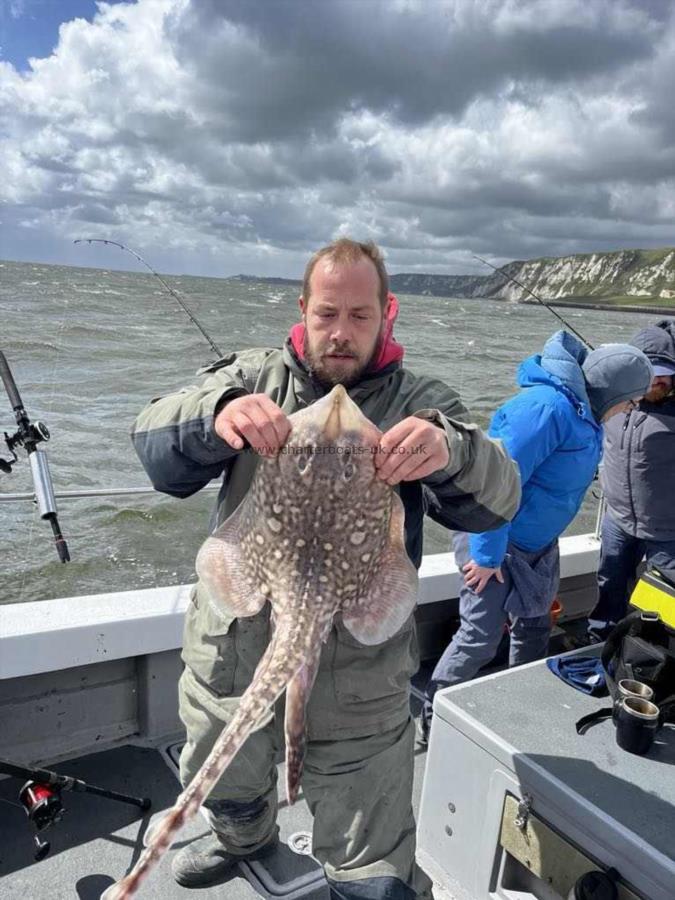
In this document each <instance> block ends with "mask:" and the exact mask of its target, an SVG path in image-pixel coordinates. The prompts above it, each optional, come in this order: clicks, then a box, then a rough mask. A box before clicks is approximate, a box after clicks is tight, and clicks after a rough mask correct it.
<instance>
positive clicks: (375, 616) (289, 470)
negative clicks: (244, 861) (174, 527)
mask: <svg viewBox="0 0 675 900" xmlns="http://www.w3.org/2000/svg"><path fill="white" fill-rule="evenodd" d="M289 420H290V422H291V424H292V431H291V434H290V436H289V439H288V441H287V442H286V444H285V446H284V448H283V449H282V450H281V452H280V453H278V454H277V455H276V456H274V457H261V458H260V461H259V464H258V467H257V470H256V474H255V477H254V480H253V483H252V484H251V488H250V490H249V492H248V494H247V495H246V497H245V498H244V500H243V502H242V503H241V505H240V506H239V508H238V509H237V510H236V512H234V513H233V515H232V516H230V518H229V519H227V521H226V522H224V523H223V524H222V525H221V526H220V527H219V528H218V529H217V530H216V531H215V532H214V534H213V535H212V536H211V537H210V538H208V539H207V540H206V541H205V543H204V544H203V546H202V548H201V550H200V551H199V555H198V557H197V572H198V574H199V578H200V583H201V586H202V589H203V591H204V592H205V594H206V595H208V599H209V602H210V603H212V604H213V605H214V606H215V607H216V608H220V609H224V610H226V611H228V612H229V613H230V614H232V615H235V616H238V617H240V616H252V615H255V614H256V613H257V612H259V611H260V610H261V609H262V607H263V606H264V604H265V603H266V602H269V603H270V604H271V607H272V618H273V622H274V632H273V636H272V639H271V641H270V644H269V646H268V647H267V649H266V651H265V653H264V655H263V657H262V659H261V660H260V663H259V665H258V668H257V669H256V672H255V675H254V677H253V681H252V682H251V684H250V685H249V687H248V688H247V689H246V691H245V692H244V694H243V695H242V697H241V700H240V702H239V706H238V707H237V711H236V713H235V715H234V716H233V718H232V720H231V721H230V723H229V724H228V725H227V727H226V728H225V729H224V730H223V732H222V734H221V736H220V737H219V738H218V740H217V741H216V743H215V745H214V747H213V750H212V751H211V753H210V754H209V756H208V757H207V759H206V760H205V761H204V764H203V766H202V768H201V769H200V770H199V772H198V773H197V775H196V776H195V777H194V779H193V780H192V782H191V783H190V784H189V785H188V787H187V788H186V789H185V791H183V793H182V794H181V795H180V796H179V797H178V800H177V801H176V803H175V805H174V806H173V808H172V809H171V810H170V811H169V812H168V813H167V815H166V816H165V817H164V818H163V819H162V820H161V821H159V822H158V823H157V825H156V826H155V827H154V828H153V829H152V833H151V834H149V835H148V838H147V841H146V844H147V847H146V850H145V851H144V853H143V854H142V856H141V857H140V859H139V860H138V862H137V863H136V865H135V867H134V868H133V870H132V871H131V872H130V873H129V874H128V875H127V876H126V877H125V878H123V879H122V880H121V881H119V882H117V883H116V884H114V885H112V886H111V887H110V888H108V890H106V891H105V893H104V894H103V895H102V898H101V900H128V898H130V897H132V896H133V895H134V894H135V893H136V891H137V889H138V887H139V885H140V884H141V882H142V881H143V880H144V879H145V877H146V876H147V875H148V873H149V872H150V871H151V870H152V868H153V867H154V866H155V865H156V864H157V862H158V861H159V859H160V857H161V856H162V855H163V853H164V852H165V851H166V849H167V848H168V847H169V846H170V845H171V843H172V841H173V839H174V837H175V834H176V832H177V831H178V830H179V829H180V828H181V827H182V826H183V825H184V824H185V822H186V821H187V820H188V819H190V818H191V817H192V816H194V815H195V814H196V813H197V811H198V810H199V807H200V806H201V804H202V803H203V802H204V800H205V799H206V798H207V797H208V795H209V793H210V791H211V790H212V789H213V787H214V786H215V784H216V782H217V781H218V779H219V778H220V776H221V775H222V773H223V772H224V771H225V769H226V768H227V766H228V765H229V763H230V762H231V761H232V759H233V758H234V756H235V755H236V754H237V753H238V752H239V750H240V749H241V747H242V745H243V744H244V742H245V741H246V739H247V737H248V736H249V735H250V734H251V733H252V732H253V731H255V730H256V729H257V728H259V727H260V726H261V725H262V724H263V722H264V721H265V719H266V717H267V715H268V713H269V710H270V708H271V707H272V705H273V704H274V703H275V701H276V700H277V698H278V697H279V696H280V695H281V693H282V692H283V691H284V690H286V719H285V733H286V790H287V795H288V800H289V803H293V801H294V800H295V799H296V798H297V795H298V790H299V787H300V780H301V777H302V768H303V760H304V755H305V709H306V704H307V700H308V697H309V695H310V692H311V690H312V685H313V684H314V679H315V676H316V672H317V669H318V666H319V657H320V654H321V646H322V644H323V642H324V641H325V640H326V638H327V636H328V633H329V632H330V629H331V626H332V624H333V619H334V617H335V616H336V615H341V616H342V621H343V623H344V625H345V626H346V627H347V628H348V629H349V631H350V632H351V633H352V635H353V636H354V637H355V638H356V639H357V640H358V641H360V642H361V643H363V644H378V643H382V642H383V641H385V640H387V639H388V638H390V637H392V636H393V635H394V634H396V632H397V631H399V630H400V628H401V627H402V626H403V624H404V623H405V621H406V620H407V619H408V617H409V616H410V614H411V613H412V610H413V607H414V605H415V602H416V600H417V572H416V571H415V568H414V566H413V565H412V563H411V562H410V560H409V559H408V556H407V554H406V551H405V544H404V533H403V519H404V513H403V506H402V504H401V501H400V500H399V498H398V496H397V495H396V494H395V493H394V491H393V490H392V488H391V487H389V486H388V485H387V484H386V483H385V482H384V481H382V480H380V479H378V478H377V477H376V474H375V461H374V460H375V452H376V448H377V447H378V444H379V439H380V436H381V435H380V432H379V430H378V429H377V428H376V427H375V426H374V425H373V424H372V422H370V421H369V420H368V419H367V418H366V417H365V416H364V415H363V414H362V412H361V411H360V409H359V408H358V407H357V406H356V404H355V403H354V402H353V401H352V400H351V399H350V397H349V395H348V394H347V392H346V390H345V389H344V387H342V386H341V385H337V386H336V387H334V388H333V390H332V391H331V392H330V393H329V394H328V395H327V396H325V397H323V398H322V399H321V400H318V401H317V402H316V403H314V404H312V406H310V407H308V408H307V409H304V410H301V411H300V412H297V413H294V414H293V415H291V416H290V417H289Z"/></svg>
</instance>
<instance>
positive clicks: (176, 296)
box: [73, 238, 223, 357]
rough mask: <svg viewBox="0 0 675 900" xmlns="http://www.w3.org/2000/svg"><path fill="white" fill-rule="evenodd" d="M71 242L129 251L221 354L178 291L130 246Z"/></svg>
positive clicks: (101, 240)
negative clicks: (110, 246) (105, 245)
mask: <svg viewBox="0 0 675 900" xmlns="http://www.w3.org/2000/svg"><path fill="white" fill-rule="evenodd" d="M73 243H74V244H84V243H87V244H112V246H113V247H119V248H120V250H126V252H127V253H131V255H132V256H134V257H135V258H136V259H137V260H138V261H139V262H140V263H143V265H144V266H145V268H146V269H148V271H149V272H152V274H153V275H154V276H155V278H157V279H159V283H160V284H161V285H162V287H164V288H165V289H166V290H167V291H168V292H169V293H170V294H171V296H172V297H173V298H174V300H176V301H177V302H178V303H179V305H180V308H181V309H182V310H183V312H184V313H185V314H186V315H187V317H188V319H189V320H190V321H191V322H192V324H193V325H196V326H197V328H198V329H199V330H200V331H201V333H202V335H203V336H204V337H205V338H206V340H207V341H208V342H209V344H210V346H211V349H212V350H213V352H214V353H215V354H216V355H217V356H218V357H221V356H222V355H223V354H222V352H221V351H220V350H219V349H218V347H217V346H216V344H215V343H214V341H213V340H212V339H211V338H210V337H209V335H208V334H207V332H206V329H205V328H204V327H203V326H202V325H201V323H200V322H199V320H198V319H197V317H196V316H195V314H194V313H193V312H192V310H191V309H190V308H189V307H188V305H187V304H186V303H185V302H184V300H183V299H182V298H181V296H180V295H179V293H178V291H175V290H174V289H173V288H172V287H171V285H169V284H167V283H166V281H165V280H164V279H163V278H162V276H161V275H160V274H159V272H156V271H155V270H154V269H153V268H152V266H151V265H150V264H149V263H147V262H146V261H145V260H144V259H143V257H142V256H141V255H140V254H139V253H136V251H135V250H132V249H131V247H127V246H125V245H124V244H121V243H120V242H119V241H110V240H108V239H107V238H77V239H76V240H74V241H73Z"/></svg>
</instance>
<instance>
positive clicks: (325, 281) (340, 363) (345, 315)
mask: <svg viewBox="0 0 675 900" xmlns="http://www.w3.org/2000/svg"><path fill="white" fill-rule="evenodd" d="M310 287H311V290H310V298H309V301H308V302H305V299H304V297H301V298H300V309H301V310H302V314H303V319H304V322H305V328H306V337H305V356H306V358H307V362H308V363H309V365H310V367H311V369H312V371H313V373H314V375H315V376H316V377H317V378H318V380H319V381H320V382H321V383H322V384H324V385H326V386H331V387H332V386H333V385H335V384H344V385H346V386H349V385H351V384H355V383H356V382H357V381H358V380H359V378H360V377H361V375H362V374H363V373H364V372H365V370H366V369H367V368H368V366H369V365H370V363H371V362H372V360H373V357H374V355H375V353H376V351H377V349H378V345H379V341H380V336H381V334H382V328H383V322H384V316H383V314H382V307H381V305H380V297H379V291H380V280H379V278H378V275H377V270H376V268H375V266H374V265H373V263H372V262H371V261H370V260H369V259H367V258H366V257H364V258H363V259H360V260H359V261H358V262H356V263H350V264H345V265H340V266H334V265H333V263H332V262H331V261H330V260H329V259H320V260H319V262H318V263H317V264H316V266H315V268H314V271H313V272H312V277H311V280H310Z"/></svg>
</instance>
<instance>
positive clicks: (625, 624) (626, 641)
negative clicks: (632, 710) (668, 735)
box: [576, 610, 675, 734]
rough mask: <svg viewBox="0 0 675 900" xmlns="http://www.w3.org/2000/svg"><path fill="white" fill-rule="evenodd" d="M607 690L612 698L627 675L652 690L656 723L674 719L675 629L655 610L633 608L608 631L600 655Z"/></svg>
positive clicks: (602, 715)
mask: <svg viewBox="0 0 675 900" xmlns="http://www.w3.org/2000/svg"><path fill="white" fill-rule="evenodd" d="M600 659H601V662H602V667H603V669H604V672H605V682H606V684H607V690H608V691H609V694H610V696H611V698H612V700H613V701H616V700H617V698H618V696H619V690H618V687H617V685H618V682H619V681H621V680H622V679H623V678H631V679H633V681H640V682H642V683H643V684H646V685H648V686H649V687H650V688H651V689H652V690H653V691H654V698H653V702H654V703H655V704H656V705H657V706H658V707H659V710H660V711H661V716H660V722H661V724H663V723H664V722H675V631H674V630H673V629H672V628H670V627H669V626H668V625H666V624H665V622H663V620H662V619H661V617H660V616H659V614H658V613H655V612H648V611H645V610H636V611H635V612H632V613H629V614H628V615H627V616H626V617H625V618H624V619H622V620H621V621H620V622H619V623H618V624H617V625H616V626H615V627H614V628H613V629H612V631H611V632H610V634H609V636H608V638H607V640H606V641H605V645H604V647H603V648H602V653H601V656H600ZM612 712H613V707H609V708H604V709H598V710H596V711H595V712H593V713H590V714H589V715H587V716H583V717H582V718H581V719H579V721H578V722H577V726H576V727H577V732H578V733H579V734H583V733H584V731H585V730H586V729H587V728H588V727H589V726H590V725H593V724H594V723H595V722H599V721H600V720H601V719H606V718H609V716H611V715H612Z"/></svg>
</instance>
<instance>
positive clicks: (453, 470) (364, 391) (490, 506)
mask: <svg viewBox="0 0 675 900" xmlns="http://www.w3.org/2000/svg"><path fill="white" fill-rule="evenodd" d="M200 374H203V375H205V376H206V377H205V378H204V380H203V382H202V383H201V385H199V386H193V387H189V388H184V389H183V390H180V391H178V392H176V393H173V394H169V395H168V396H166V397H162V398H158V399H156V400H153V401H152V402H151V403H150V404H149V405H148V406H147V407H146V408H145V409H144V410H143V411H142V413H141V414H140V416H139V417H138V419H137V420H136V423H135V425H134V428H133V431H132V439H133V442H134V446H135V448H136V451H137V453H138V455H139V457H140V459H141V461H142V463H143V465H144V467H145V469H146V471H147V473H148V475H149V476H150V479H151V481H152V483H153V485H154V486H155V488H156V489H157V490H159V491H162V492H164V493H167V494H171V495H173V496H176V497H188V496H190V495H191V494H194V493H195V492H196V491H198V490H200V488H202V487H204V485H206V484H207V483H208V482H209V481H211V480H212V479H215V478H219V477H221V476H223V485H222V488H221V491H220V494H219V497H218V503H217V508H216V517H215V522H214V524H218V523H220V522H222V521H223V520H224V519H225V518H226V517H227V516H228V515H230V513H232V512H233V511H234V510H235V509H236V507H237V506H238V505H239V503H240V502H241V500H242V499H243V497H244V495H245V494H246V492H247V490H248V488H249V486H250V484H251V480H252V478H253V475H254V472H255V468H256V465H257V460H258V457H257V455H256V454H255V453H253V452H251V451H250V450H245V451H235V450H234V449H232V448H231V447H230V446H229V445H228V444H226V443H225V442H224V441H223V440H222V439H221V438H219V437H218V436H217V435H216V433H215V431H214V428H213V419H214V415H215V414H216V412H217V411H219V410H220V408H221V407H222V406H223V405H224V404H225V403H227V402H228V401H229V400H232V399H234V398H235V397H240V396H244V395H246V394H252V393H264V394H266V395H267V396H268V397H270V398H271V399H272V400H273V401H274V402H275V403H276V404H277V405H278V406H280V407H281V409H282V410H283V411H284V412H285V413H286V414H287V415H290V414H291V413H293V412H296V411H297V410H299V409H302V408H304V407H306V406H308V405H309V404H311V403H313V402H314V401H315V400H316V399H318V397H320V396H322V394H323V393H324V392H325V391H324V389H323V388H322V387H321V386H320V385H319V384H317V383H316V382H315V381H314V380H313V379H312V377H311V374H310V373H309V372H308V371H307V369H306V368H305V366H304V364H303V363H302V362H301V361H299V360H298V359H297V357H296V356H295V353H294V352H293V350H292V348H291V347H290V344H289V342H287V343H286V346H285V347H284V348H283V350H279V349H254V350H245V351H243V352H241V353H233V354H231V355H229V356H226V357H223V358H222V359H220V360H218V361H217V362H216V363H214V364H213V365H211V366H209V367H208V368H206V369H204V370H202V372H201V373H200ZM349 394H350V396H351V397H352V399H353V400H354V401H355V403H356V404H357V405H358V406H359V407H360V408H361V410H362V411H363V413H364V414H365V415H366V416H367V417H368V418H369V419H370V420H371V421H372V422H373V423H374V424H375V425H377V427H378V428H380V430H381V431H383V432H384V431H387V430H388V429H390V428H391V427H392V426H394V425H396V424H397V422H400V421H401V420H402V419H404V418H406V417H408V416H411V415H419V416H421V417H423V418H427V419H429V420H431V421H433V422H434V423H435V424H437V425H438V426H439V427H441V428H443V429H444V431H445V434H446V438H447V441H448V449H449V452H450V460H449V463H448V465H447V467H446V468H445V469H441V470H439V471H438V472H435V473H433V474H432V475H430V476H428V477H427V478H424V479H422V480H421V481H411V482H404V483H402V484H400V485H399V491H400V496H401V500H402V501H403V505H404V508H405V531H406V549H407V551H408V555H409V556H410V559H411V560H412V561H413V563H414V564H415V565H416V566H419V564H420V562H421V559H422V528H423V518H424V514H425V512H426V513H428V514H429V515H432V516H433V518H434V519H436V520H437V521H439V522H441V523H442V524H444V525H446V526H447V527H449V528H454V529H456V530H461V531H486V530H489V529H491V528H497V527H499V526H500V525H503V524H504V523H505V522H506V521H508V520H510V518H511V517H512V516H513V515H514V513H515V512H516V510H517V509H518V505H519V503H520V482H519V475H518V469H517V467H516V465H515V463H514V462H513V461H512V460H511V458H510V457H509V456H508V454H507V452H506V451H505V449H504V448H503V446H502V445H501V443H500V442H499V441H495V440H492V439H490V438H488V437H487V436H486V435H485V434H484V433H483V432H482V431H481V430H480V429H479V428H477V427H476V426H475V425H472V424H469V423H468V422H467V412H466V409H465V408H464V406H463V405H462V403H461V401H460V399H459V397H458V396H457V394H456V393H455V392H454V391H453V390H451V389H450V388H449V387H447V385H445V384H444V383H443V382H441V381H438V380H435V379H431V378H424V377H419V376H415V375H413V374H412V373H411V372H409V371H408V370H406V369H404V368H402V367H401V366H400V364H399V363H392V364H391V365H389V366H387V367H386V368H385V369H383V370H381V371H378V372H374V373H369V374H366V375H365V376H364V377H363V378H362V379H361V380H360V381H359V383H358V384H357V385H355V386H354V387H352V388H350V389H349ZM195 605H196V606H197V607H198V606H199V599H198V595H197V596H196V597H195ZM202 606H203V604H202ZM209 615H210V614H207V613H206V611H205V610H203V609H202V610H201V613H200V614H198V615H197V614H196V612H195V610H194V609H193V610H192V611H191V613H190V614H189V615H188V618H187V625H186V646H185V648H184V658H185V660H186V662H187V664H188V665H189V666H190V667H191V669H192V670H193V674H194V676H195V678H196V680H197V681H198V682H199V683H200V684H202V686H203V687H205V688H206V689H207V690H206V695H207V696H206V698H205V702H208V703H209V704H211V705H212V706H213V709H214V710H215V709H216V708H217V706H218V703H219V701H220V699H221V698H225V697H229V696H235V695H237V694H238V693H241V691H242V690H243V689H245V687H246V682H247V680H248V679H249V677H250V675H251V674H252V669H251V667H254V664H255V661H256V659H257V658H259V654H261V653H262V652H263V650H264V647H265V644H266V634H267V631H266V629H267V625H266V624H265V623H266V621H267V618H268V617H267V618H266V613H265V611H263V613H261V614H260V616H259V618H260V628H257V626H256V625H255V624H254V623H253V622H247V623H246V628H242V627H241V626H242V624H243V623H236V622H232V621H227V622H225V621H223V622H220V623H215V624H214V623H213V622H210V621H208V622H207V621H206V619H207V618H208V617H209ZM256 618H258V617H256ZM208 631H210V632H211V634H210V635H209V634H207V633H206V632H208ZM258 631H260V634H257V632H258ZM237 633H240V635H241V637H243V634H244V633H246V634H247V635H248V638H247V643H248V646H247V648H246V650H244V647H243V645H241V646H236V644H237V641H236V635H237ZM254 634H255V635H256V636H255V637H254V636H253V635H254ZM252 642H253V643H255V644H256V645H257V644H259V645H260V646H259V647H258V646H255V647H254V646H252ZM240 643H241V642H240ZM355 644H356V642H355V641H354V639H353V638H351V637H350V636H349V634H348V633H347V632H346V629H344V627H343V626H342V625H341V624H340V623H337V624H336V626H335V627H334V629H333V632H332V634H331V638H330V639H329V641H328V642H327V644H326V646H325V648H324V652H323V654H322V662H321V666H320V669H319V675H318V676H317V681H316V683H315V688H314V691H313V695H312V701H310V708H309V712H310V713H311V712H312V708H313V707H316V712H317V715H315V716H312V715H310V716H309V719H308V730H309V734H310V736H312V735H313V736H315V737H320V738H321V739H325V738H329V737H330V736H332V735H336V734H338V733H339V734H341V735H342V736H349V735H350V734H352V735H357V734H367V733H374V732H377V731H381V730H384V729H385V728H391V727H396V725H397V724H398V722H399V721H401V720H403V719H404V718H405V716H407V714H408V712H407V709H408V707H407V704H408V698H407V690H408V680H409V678H410V676H411V675H412V674H414V671H415V670H416V668H417V663H418V658H417V648H416V638H415V634H414V626H413V623H412V620H411V622H410V623H409V625H408V626H407V627H406V628H405V629H404V631H403V632H402V633H399V634H398V635H396V636H395V637H394V638H392V640H391V641H390V642H388V643H387V644H386V645H380V646H378V647H364V646H363V645H358V646H355ZM245 659H248V660H249V664H246V665H245V664H244V662H245ZM237 671H238V673H239V674H238V676H237V674H236V673H237ZM225 672H231V673H232V677H231V678H230V677H228V678H223V677H222V676H223V674H224V673H225ZM366 672H368V675H369V677H368V678H364V677H363V676H364V674H365V673H366ZM322 685H323V688H325V690H323V688H322ZM326 692H327V693H326ZM336 692H337V693H336ZM324 695H325V696H324ZM321 696H324V699H323V700H322V701H321V702H320V703H319V702H317V701H316V699H315V698H316V697H321ZM214 704H215V705H214ZM319 707H321V709H320V710H319ZM331 708H333V709H334V711H338V710H341V711H342V715H332V714H331Z"/></svg>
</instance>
